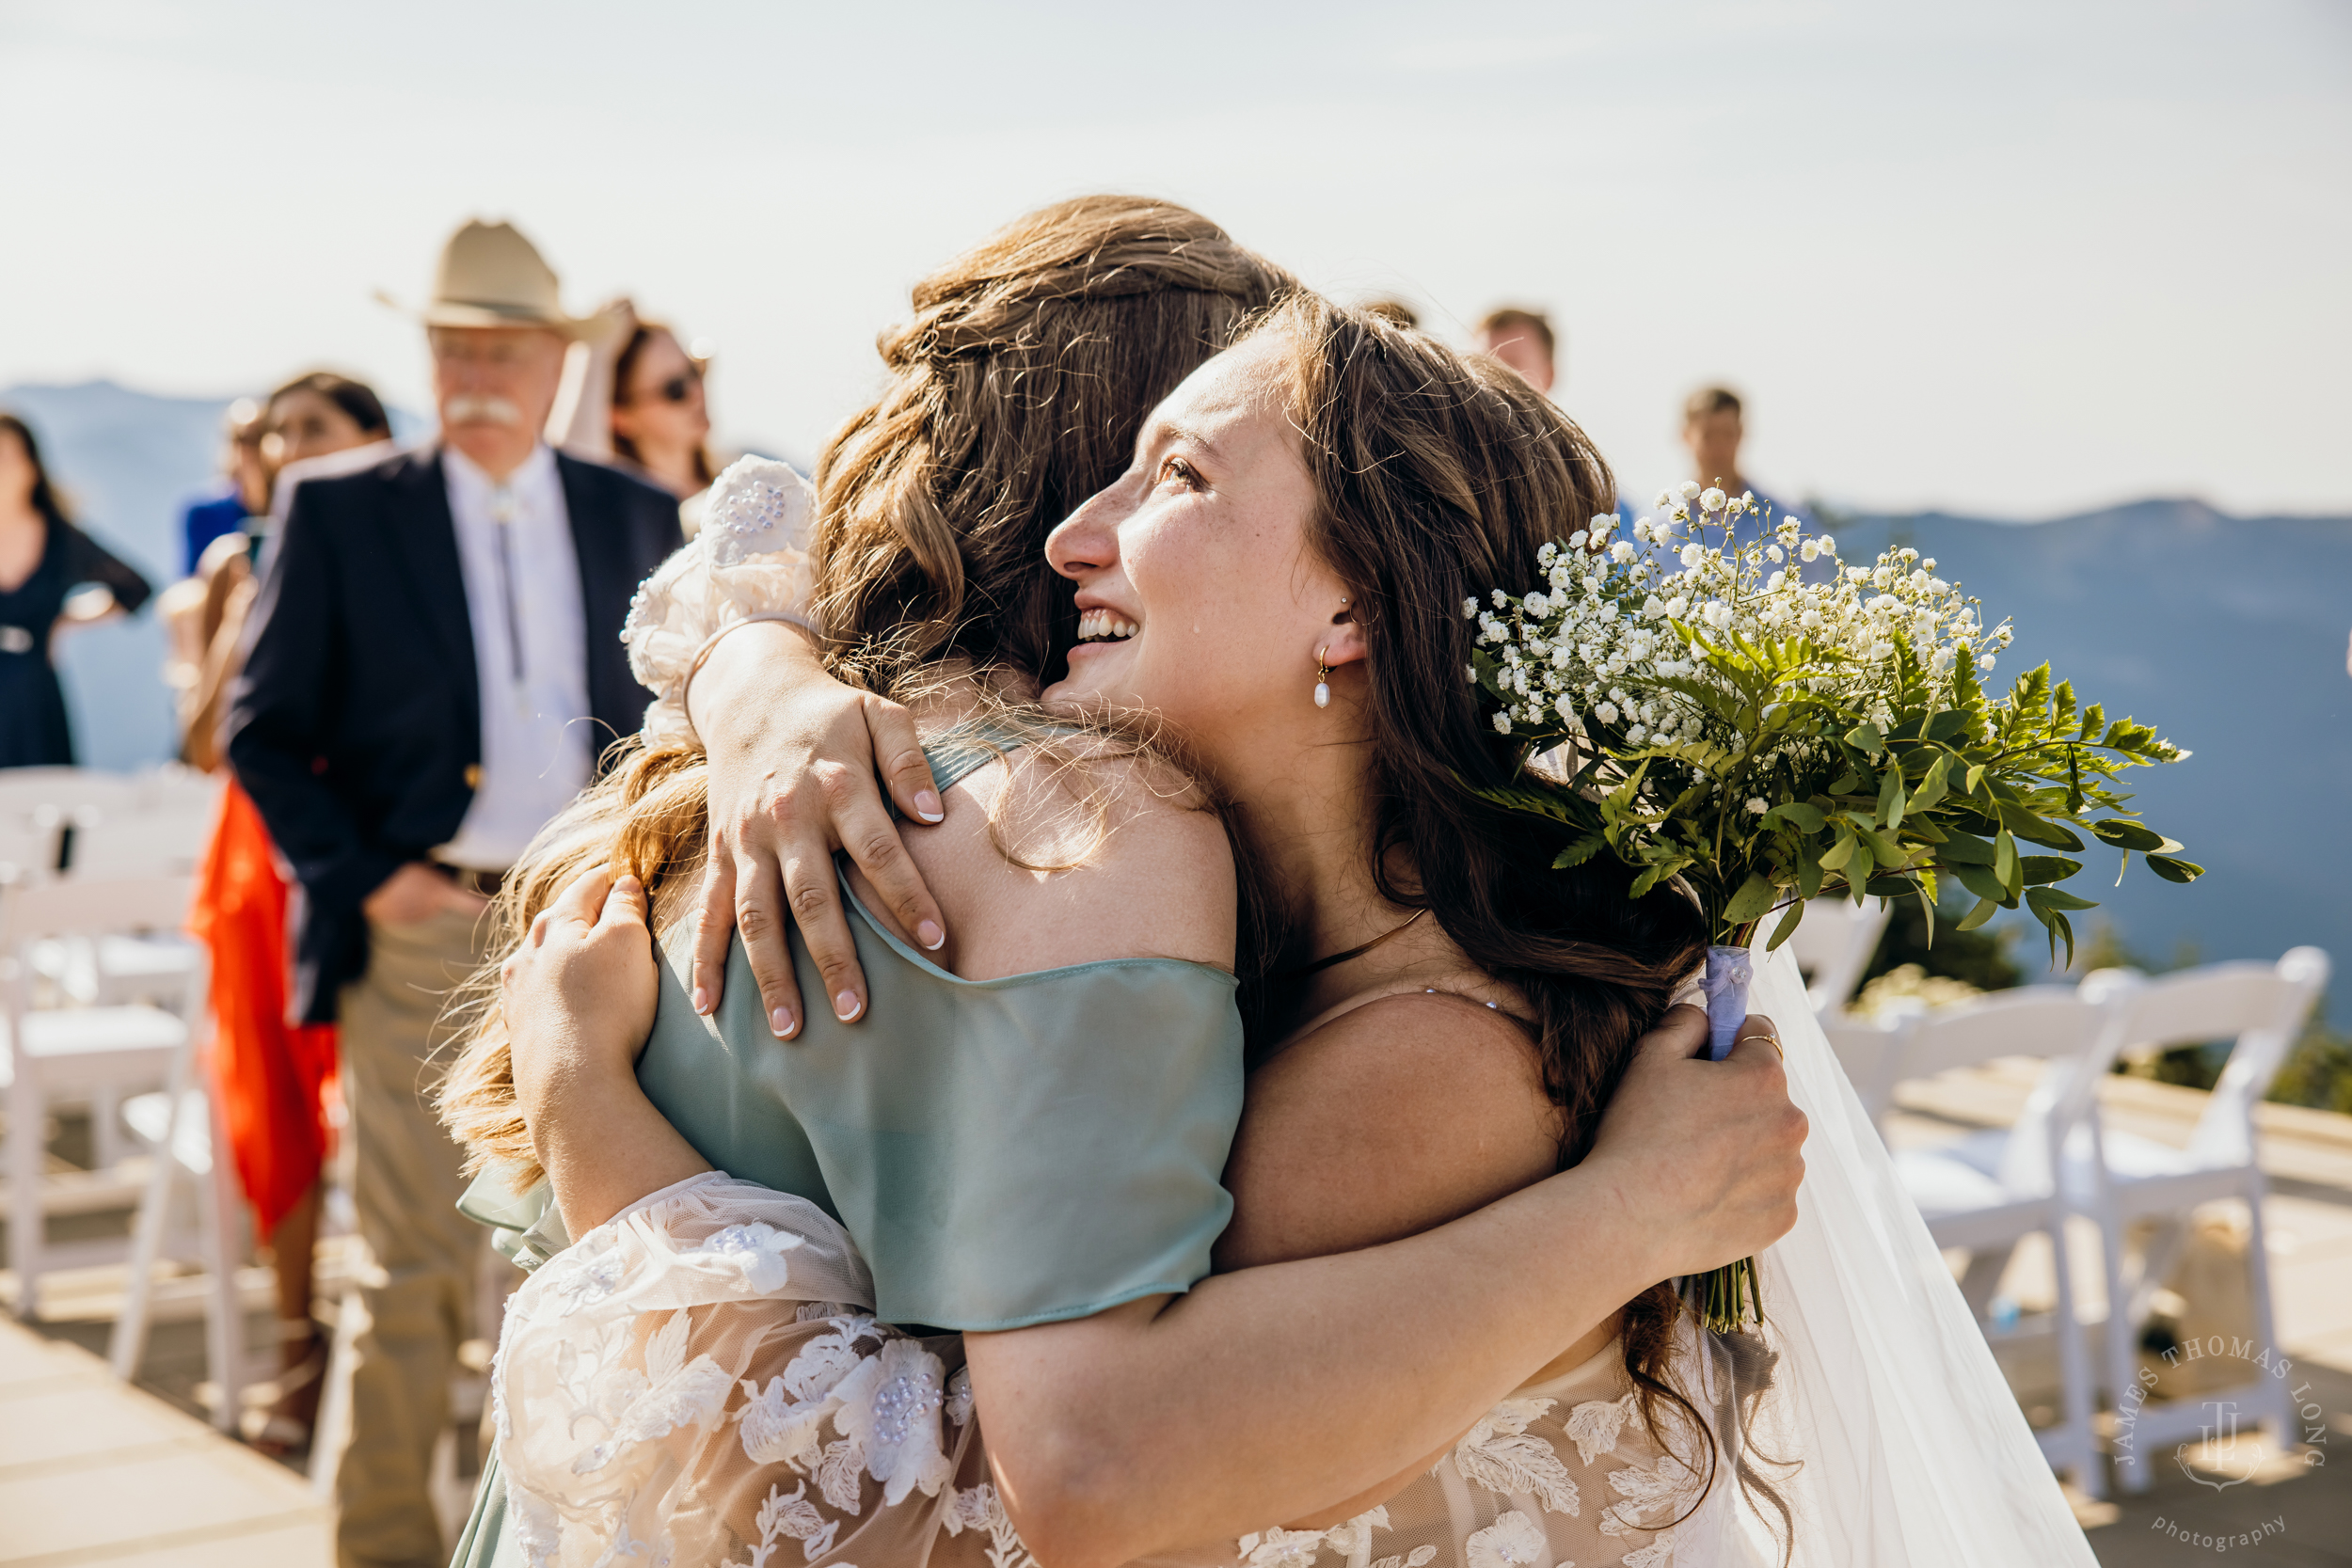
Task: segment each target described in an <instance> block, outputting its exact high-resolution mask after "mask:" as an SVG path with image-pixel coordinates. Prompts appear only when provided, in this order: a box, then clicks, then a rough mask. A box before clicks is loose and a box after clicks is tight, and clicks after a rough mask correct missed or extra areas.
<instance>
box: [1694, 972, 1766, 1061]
mask: <svg viewBox="0 0 2352 1568" xmlns="http://www.w3.org/2000/svg"><path fill="white" fill-rule="evenodd" d="M1755 978H1756V963H1755V960H1754V959H1753V958H1750V957H1749V955H1748V950H1747V949H1746V948H1744V947H1710V948H1708V950H1707V974H1706V975H1705V976H1704V977H1703V978H1702V979H1701V980H1700V981H1699V989H1700V990H1703V991H1705V992H1706V993H1707V1058H1708V1061H1711V1062H1720V1061H1722V1060H1723V1059H1724V1057H1725V1056H1728V1055H1730V1054H1731V1047H1732V1043H1733V1041H1734V1040H1736V1039H1737V1038H1738V1037H1739V1033H1740V1020H1741V1019H1743V1018H1745V1017H1747V1016H1748V986H1749V984H1750V983H1751V982H1752V981H1753V980H1754V979H1755Z"/></svg>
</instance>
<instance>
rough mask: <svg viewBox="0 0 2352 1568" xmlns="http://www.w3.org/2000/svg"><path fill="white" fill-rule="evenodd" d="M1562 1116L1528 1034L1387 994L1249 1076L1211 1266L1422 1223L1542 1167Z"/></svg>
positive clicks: (1387, 1236) (1555, 1153)
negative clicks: (1227, 1220) (1229, 1216)
mask: <svg viewBox="0 0 2352 1568" xmlns="http://www.w3.org/2000/svg"><path fill="white" fill-rule="evenodd" d="M1558 1159H1559V1119H1558V1116H1557V1113H1556V1112H1555V1110H1554V1108H1553V1106H1552V1104H1551V1101H1550V1100H1549V1097H1548V1096H1547V1095H1546V1094H1545V1092H1544V1086H1543V1073H1542V1069H1541V1066H1540V1064H1539V1062H1538V1060H1537V1058H1536V1054H1535V1048H1534V1042H1533V1041H1532V1040H1531V1039H1530V1038H1529V1037H1528V1035H1527V1033H1526V1032H1525V1031H1524V1030H1523V1029H1522V1028H1520V1026H1519V1025H1518V1023H1517V1022H1514V1021H1513V1020H1511V1019H1510V1018H1508V1017H1506V1016H1504V1015H1503V1014H1502V1013H1500V1012H1497V1011H1495V1010H1494V1009H1492V1008H1489V1007H1487V1006H1484V1005H1483V1004H1480V1003H1477V1002H1472V1001H1470V1000H1468V999H1466V998H1463V997H1460V996H1456V995H1453V994H1451V993H1446V992H1437V993H1420V992H1410V993H1406V994H1403V995H1398V996H1388V997H1382V998H1380V999H1378V1000H1376V1001H1374V1002H1370V1003H1367V1004H1365V1005H1364V1006H1360V1007H1356V1008H1353V1009H1351V1010H1350V1011H1348V1012H1345V1013H1343V1014H1341V1015H1340V1016H1339V1017H1337V1018H1335V1019H1333V1020H1332V1021H1331V1022H1328V1023H1326V1024H1324V1025H1322V1026H1321V1027H1319V1028H1317V1029H1315V1030H1314V1031H1313V1032H1312V1033H1311V1034H1309V1035H1307V1036H1305V1037H1301V1038H1299V1039H1297V1040H1295V1041H1294V1042H1293V1043H1292V1044H1291V1045H1290V1046H1288V1047H1287V1048H1286V1049H1284V1050H1283V1051H1282V1052H1281V1053H1280V1054H1279V1055H1277V1056H1276V1057H1275V1058H1274V1059H1273V1060H1271V1061H1269V1062H1267V1063H1266V1064H1264V1065H1263V1067H1261V1068H1259V1069H1257V1071H1256V1072H1254V1073H1252V1074H1251V1075H1250V1080H1249V1093H1248V1101H1247V1102H1246V1104H1245V1107H1244V1110H1243V1113H1242V1123H1241V1129H1240V1132H1239V1133H1238V1134H1237V1135H1236V1137H1235V1139H1234V1144H1233V1153H1232V1159H1231V1161H1230V1162H1229V1163H1228V1164H1227V1167H1226V1185H1227V1187H1228V1188H1230V1189H1231V1190H1232V1194H1233V1199H1234V1204H1235V1215H1234V1221H1233V1225H1232V1228H1230V1229H1229V1230H1228V1231H1227V1232H1226V1236H1225V1239H1224V1240H1223V1241H1221V1242H1220V1243H1218V1247H1217V1266H1218V1267H1219V1268H1242V1267H1248V1266H1250V1265H1253V1264H1258V1263H1268V1262H1278V1261H1281V1260H1283V1259H1292V1258H1307V1257H1316V1256H1321V1255H1323V1254H1326V1253H1331V1252H1339V1251H1345V1250H1349V1249H1352V1248H1356V1247H1364V1246H1373V1245H1376V1244H1378V1243H1382V1242H1388V1241H1393V1240H1396V1239H1397V1238H1399V1237H1403V1236H1410V1235H1415V1234H1418V1233H1419V1232H1421V1231H1422V1230H1426V1229H1429V1228H1430V1227H1433V1226H1438V1225H1443V1224H1445V1223H1446V1222H1447V1221H1449V1220H1453V1219H1456V1218H1459V1217H1460V1216H1461V1215H1463V1214H1467V1213H1470V1212H1472V1211H1474V1210H1477V1209H1480V1208H1483V1207H1485V1206H1486V1204H1488V1203H1491V1202H1493V1201H1494V1200H1495V1199H1497V1198H1499V1197H1502V1196H1507V1195H1508V1194H1511V1193H1514V1192H1517V1191H1518V1189H1519V1188H1521V1187H1524V1186H1526V1185H1527V1184H1529V1183H1530V1182H1532V1181H1537V1180H1542V1179H1543V1178H1545V1177H1546V1176H1549V1175H1550V1174H1551V1172H1552V1170H1553V1169H1554V1168H1555V1166H1556V1164H1557V1163H1558Z"/></svg>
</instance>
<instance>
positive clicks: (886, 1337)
mask: <svg viewBox="0 0 2352 1568" xmlns="http://www.w3.org/2000/svg"><path fill="white" fill-rule="evenodd" d="M873 1299H874V1298H873V1285H872V1281H871V1279H870V1278H869V1277H868V1275H867V1274H866V1266H865V1264H864V1263H863V1262H862V1261H861V1260H860V1259H859V1258H858V1255H857V1250H856V1248H855V1247H854V1246H853V1245H852V1244H851V1243H850V1238H849V1235H848V1234H847V1232H845V1231H843V1230H842V1228H841V1227H840V1226H839V1225H837V1224H835V1223H834V1221H833V1220H832V1219H831V1218H830V1217H828V1216H827V1215H826V1214H825V1213H824V1212H823V1211H822V1210H820V1209H818V1208H817V1206H816V1205H814V1204H812V1203H810V1202H808V1201H807V1200H806V1199H804V1198H800V1197H795V1196H791V1195H789V1194H785V1193H778V1192H774V1191H772V1190H771V1189H768V1188H765V1187H760V1186H757V1185H755V1184H754V1183H751V1182H748V1181H739V1180H735V1179H733V1178H731V1177H729V1176H727V1175H725V1174H724V1173H723V1172H706V1173H704V1174H703V1175H700V1176H697V1177H693V1178H691V1179H690V1180H686V1181H683V1182H680V1183H678V1184H677V1185H675V1186H673V1187H668V1188H665V1189H663V1190H662V1191H660V1192H658V1193H655V1194H653V1195H652V1196H649V1197H646V1198H644V1199H643V1200H642V1201H640V1202H639V1203H637V1204H635V1205H633V1206H631V1207H630V1208H628V1209H627V1210H625V1211H623V1212H621V1213H619V1214H617V1215H615V1216H613V1218H612V1220H610V1221H608V1222H607V1223H606V1224H604V1225H601V1226H598V1227H596V1229H594V1230H591V1231H589V1232H588V1233H587V1234H586V1235H584V1236H582V1237H580V1240H579V1241H578V1242H577V1243H575V1244H573V1245H572V1246H570V1247H568V1248H566V1249H564V1251H562V1252H560V1253H558V1254H556V1255H555V1256H554V1257H552V1258H549V1259H547V1261H546V1262H544V1263H542V1264H541V1265H540V1266H539V1268H538V1269H537V1270H536V1271H535V1272H533V1273H532V1275H531V1277H530V1279H529V1280H528V1281H527V1282H526V1283H525V1284H524V1285H523V1286H522V1288H521V1289H520V1290H518V1291H516V1292H515V1295H514V1297H513V1298H512V1300H511V1302H510V1304H509V1306H508V1307H507V1314H506V1323H505V1327H504V1329H503V1331H502V1332H501V1335H500V1338H499V1348H498V1355H497V1359H496V1361H495V1362H494V1363H493V1365H492V1370H491V1398H492V1414H493V1418H494V1419H495V1421H496V1423H497V1428H498V1461H499V1470H500V1475H501V1481H502V1483H503V1485H504V1488H505V1503H506V1507H505V1518H504V1522H503V1525H502V1527H501V1529H502V1533H503V1536H504V1538H505V1539H504V1541H503V1543H502V1544H501V1545H500V1547H499V1551H498V1557H499V1560H501V1561H503V1560H508V1558H507V1554H508V1553H510V1552H513V1553H515V1554H516V1555H518V1556H519V1558H520V1560H523V1561H524V1562H527V1563H531V1564H532V1565H533V1568H537V1565H541V1564H559V1563H560V1564H572V1563H579V1564H582V1565H585V1564H588V1563H592V1562H604V1561H610V1560H613V1559H615V1558H624V1557H626V1558H632V1559H634V1558H640V1557H642V1558H643V1559H644V1560H647V1561H652V1562H679V1563H686V1562H698V1563H712V1564H719V1563H725V1564H729V1565H735V1564H744V1565H750V1564H768V1563H773V1564H774V1565H775V1568H782V1563H783V1562H784V1561H787V1560H788V1561H792V1562H797V1563H805V1564H810V1565H818V1564H841V1565H843V1568H847V1565H848V1564H850V1563H865V1564H868V1565H869V1568H880V1565H888V1564H906V1565H908V1568H914V1565H916V1564H922V1563H927V1562H928V1563H933V1564H943V1565H945V1564H960V1565H964V1568H981V1565H982V1564H983V1563H985V1564H988V1565H990V1568H1024V1565H1026V1564H1029V1563H1030V1561H1031V1560H1030V1559H1029V1558H1028V1556H1027V1554H1026V1552H1025V1551H1024V1550H1022V1549H1021V1546H1020V1543H1019V1540H1018V1538H1017V1537H1016V1536H1014V1534H1013V1533H1012V1528H1011V1526H1010V1524H1009V1522H1008V1521H1007V1519H1006V1515H1005V1511H1004V1509H1003V1507H1002V1505H1001V1503H1000V1502H999V1501H998V1499H997V1497H996V1494H995V1491H994V1488H993V1486H992V1485H991V1484H990V1483H989V1481H988V1471H987V1462H986V1458H985V1456H984V1454H983V1453H982V1451H981V1449H980V1446H979V1442H978V1433H977V1426H976V1424H975V1422H974V1420H973V1415H972V1395H971V1387H970V1383H969V1380H968V1379H967V1378H966V1377H965V1376H964V1374H963V1371H962V1359H963V1357H962V1349H961V1340H960V1339H958V1338H956V1337H954V1336H952V1335H950V1336H940V1337H934V1338H927V1339H921V1338H910V1337H909V1336H907V1335H905V1334H902V1333H900V1332H898V1330H896V1329H894V1328H891V1327H888V1326H887V1325H884V1324H881V1323H876V1322H875V1321H874V1319H873V1316H872V1307H873ZM787 1546H790V1547H793V1548H795V1550H793V1551H792V1553H791V1554H790V1556H789V1558H787V1559H778V1558H777V1554H778V1553H779V1552H781V1551H782V1550H783V1549H784V1548H786V1547H787ZM648 1548H649V1549H650V1550H648Z"/></svg>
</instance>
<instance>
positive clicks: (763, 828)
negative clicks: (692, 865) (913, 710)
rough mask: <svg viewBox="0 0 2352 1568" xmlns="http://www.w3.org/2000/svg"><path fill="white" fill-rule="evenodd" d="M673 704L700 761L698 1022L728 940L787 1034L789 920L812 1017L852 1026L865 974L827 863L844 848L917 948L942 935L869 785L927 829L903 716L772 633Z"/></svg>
mask: <svg viewBox="0 0 2352 1568" xmlns="http://www.w3.org/2000/svg"><path fill="white" fill-rule="evenodd" d="M687 695H688V697H689V699H690V701H691V706H692V714H691V721H692V723H693V725H694V727H695V730H696V732H697V733H699V734H700V735H701V736H703V739H704V743H705V745H706V747H707V750H708V753H709V757H710V854H709V857H708V870H707V873H706V874H705V878H704V882H703V890H702V897H701V900H700V915H699V919H698V921H697V924H696V927H695V937H694V965H693V979H692V985H693V995H694V1006H695V1008H696V1010H697V1011H701V1012H708V1011H710V1010H711V1009H712V1008H714V1007H716V1006H718V1005H719V996H720V992H721V990H722V989H723V987H724V985H725V982H726V970H727V942H728V938H729V937H730V936H731V935H733V934H734V933H735V932H737V931H740V932H741V933H742V937H743V950H744V953H745V955H746V956H747V957H748V958H750V959H751V966H752V975H753V977H754V978H755V979H756V980H757V981H758V983H759V996H760V1007H761V1011H762V1012H763V1013H765V1014H766V1015H767V1018H768V1021H769V1027H770V1028H771V1029H773V1030H774V1031H775V1033H776V1035H777V1036H778V1037H782V1038H787V1039H788V1038H790V1037H792V1036H794V1035H797V1034H799V1033H800V1028H801V1025H800V1020H801V1016H802V1015H801V1011H800V1009H801V1006H802V1003H801V996H800V989H799V984H798V979H797V977H796V976H795V975H794V974H793V972H792V950H791V946H790V943H789V942H787V940H786V935H785V933H786V929H787V922H789V923H791V924H797V925H798V926H799V927H800V928H801V939H802V940H803V942H807V943H808V951H809V956H810V958H813V959H814V960H815V961H816V965H817V972H818V984H819V985H820V987H821V988H822V989H821V990H819V991H818V993H817V994H818V1002H817V1005H818V1006H825V1007H830V1008H831V1009H832V1010H833V1011H834V1015H835V1016H837V1017H840V1018H843V1019H855V1018H860V1017H863V1016H864V1014H865V1011H866V975H865V972H864V971H863V970H861V969H860V968H859V967H858V962H857V949H856V947H855V946H854V945H853V944H852V942H851V941H850V927H849V922H848V919H847V918H846V916H845V915H844V913H843V911H842V908H841V897H840V889H839V883H838V882H836V881H835V879H834V866H833V853H834V850H835V849H846V850H847V851H849V855H850V860H852V861H854V862H856V863H857V866H858V869H859V870H860V871H862V872H864V873H865V874H866V880H867V881H868V882H869V883H871V884H872V886H873V887H874V888H875V889H876V891H877V892H878V894H879V895H880V896H881V897H882V901H883V903H884V904H885V905H886V906H887V907H888V908H889V910H890V911H891V912H892V914H893V915H894V916H895V917H896V918H897V919H898V921H899V922H900V923H901V924H902V925H903V926H904V927H905V928H906V929H907V930H908V931H910V932H913V933H914V934H915V940H916V941H917V942H921V943H922V944H924V945H926V946H930V947H937V946H938V945H939V942H941V941H944V940H945V937H944V933H945V931H946V919H945V917H944V916H943V915H942V914H941V913H940V911H939V906H938V904H937V903H936V902H935V901H934V900H933V899H932V897H931V895H930V889H929V888H928V887H926V886H925V885H924V881H923V878H922V876H921V874H920V873H919V872H917V871H916V869H915V867H914V862H913V861H911V860H910V859H908V857H907V852H906V846H905V845H904V844H902V843H901V842H900V841H899V838H898V826H897V824H895V823H893V822H892V821H891V819H890V813H889V810H888V808H886V807H885V806H884V805H883V803H882V791H881V789H880V788H879V787H878V786H877V785H876V784H875V773H876V771H877V770H878V769H879V770H880V772H881V773H882V777H883V778H885V779H887V780H888V781H889V785H890V792H891V795H892V797H893V798H894V799H895V800H897V801H898V807H899V809H900V810H901V811H902V812H904V813H905V814H906V816H908V817H910V818H912V819H913V820H914V821H918V822H937V821H939V820H940V818H941V816H942V814H943V813H942V807H941V804H940V799H939V792H938V790H937V789H936V788H935V787H934V786H933V784H932V783H931V771H930V763H929V762H927V761H926V760H925V759H924V756H923V746H922V742H921V740H920V738H919V737H918V736H916V734H915V730H914V720H913V718H912V717H911V716H910V715H909V714H908V713H907V710H906V709H904V708H902V707H900V706H899V705H898V704H896V703H892V702H886V701H884V700H883V699H882V698H880V697H877V696H875V695H874V694H873V693H871V692H867V691H860V690H857V689H853V688H851V687H848V686H844V685H842V684H841V683H840V682H838V681H836V680H834V678H833V677H832V676H831V675H830V674H828V673H826V672H825V670H824V668H823V666H822V664H821V663H820V662H819V661H818V657H817V655H816V652H815V650H814V649H812V648H811V647H810V646H809V644H808V643H807V641H805V640H804V639H803V637H802V636H801V634H800V633H799V632H797V631H794V630H792V629H791V628H790V627H788V626H780V625H776V624H774V623H771V622H759V623H754V624H751V625H748V626H742V627H740V628H739V629H738V630H735V631H734V632H732V633H731V634H730V635H728V636H727V637H726V638H724V639H723V641H720V642H719V643H718V645H717V646H716V647H714V648H713V649H711V651H710V657H709V658H708V659H707V661H706V663H705V664H704V666H703V668H702V669H701V671H700V672H699V673H697V674H696V675H695V677H694V680H693V682H692V684H691V686H690V687H689V688H688V693H687Z"/></svg>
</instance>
